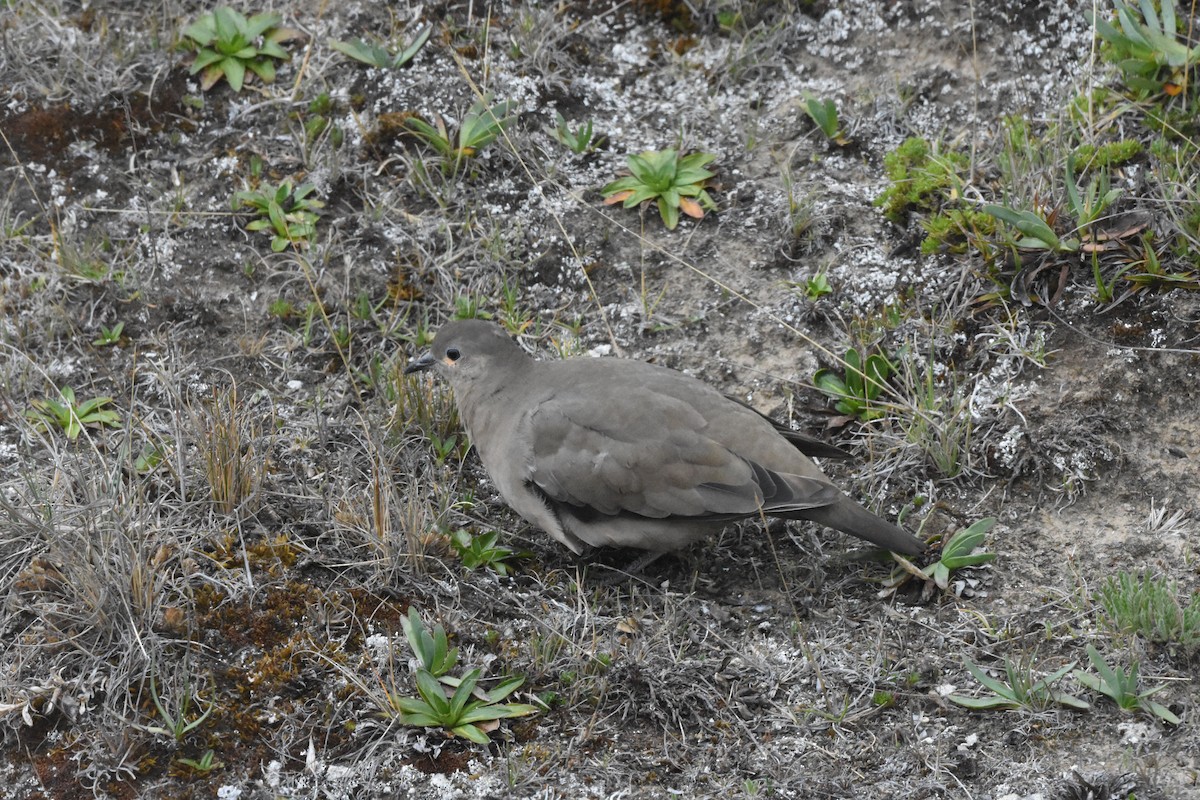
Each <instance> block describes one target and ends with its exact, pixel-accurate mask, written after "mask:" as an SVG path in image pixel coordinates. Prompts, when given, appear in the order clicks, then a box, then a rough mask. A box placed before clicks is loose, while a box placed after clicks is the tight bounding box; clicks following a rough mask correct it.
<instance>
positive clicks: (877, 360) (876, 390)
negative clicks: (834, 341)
mask: <svg viewBox="0 0 1200 800" xmlns="http://www.w3.org/2000/svg"><path fill="white" fill-rule="evenodd" d="M843 361H844V362H845V364H846V372H845V373H844V374H843V375H838V374H837V373H835V372H834V371H833V370H828V369H819V370H817V371H816V373H814V374H813V383H814V384H815V385H816V387H817V389H819V390H821V391H822V392H824V393H825V394H827V395H829V396H830V397H832V398H834V399H836V400H837V403H835V404H834V408H836V409H837V410H838V411H839V412H840V413H842V414H845V415H846V416H848V417H857V418H858V419H860V420H863V421H864V422H869V421H870V420H873V419H879V418H880V417H882V416H883V414H884V411H883V409H881V408H879V407H878V406H876V405H875V401H876V400H877V399H878V398H879V395H880V394H881V393H882V392H883V385H884V383H885V382H886V381H887V379H888V377H889V376H890V375H891V374H892V373H893V372H894V371H895V370H894V369H893V367H892V365H891V362H889V361H888V360H887V358H886V357H885V356H883V355H882V354H880V353H872V354H871V355H869V356H867V358H866V362H865V363H864V362H863V358H862V356H861V355H859V352H858V350H856V349H854V348H853V347H851V348H849V349H848V350H847V351H846V355H845V358H844V359H843Z"/></svg>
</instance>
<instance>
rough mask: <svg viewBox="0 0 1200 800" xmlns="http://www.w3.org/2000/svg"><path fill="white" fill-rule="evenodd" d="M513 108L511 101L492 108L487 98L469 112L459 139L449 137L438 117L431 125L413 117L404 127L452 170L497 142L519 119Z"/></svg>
mask: <svg viewBox="0 0 1200 800" xmlns="http://www.w3.org/2000/svg"><path fill="white" fill-rule="evenodd" d="M513 108H514V104H513V103H512V101H510V100H506V101H504V102H502V103H496V104H495V105H492V96H491V95H490V94H489V95H484V96H483V98H481V99H480V100H477V101H476V102H475V103H474V104H473V105H472V106H471V107H470V108H469V109H468V110H467V113H466V116H464V117H463V121H462V124H461V125H459V126H458V135H457V136H451V135H450V133H449V132H448V131H447V129H446V121H445V120H443V119H442V117H441V116H440V115H435V118H434V122H433V124H432V125H431V124H429V123H428V122H426V121H425V120H423V119H421V118H420V117H410V118H409V119H407V120H406V121H405V123H404V124H405V125H406V126H407V127H408V128H409V129H410V130H411V131H412V132H413V133H415V134H416V135H417V136H418V137H420V138H421V139H423V140H424V141H425V142H426V143H428V144H429V146H430V147H432V148H433V149H434V150H436V151H437V153H438V155H440V156H442V157H443V158H445V159H446V161H447V163H448V164H450V165H451V166H452V167H453V166H457V165H458V164H460V163H461V162H462V161H463V160H465V159H467V158H470V157H472V156H475V155H477V154H478V153H479V151H480V150H481V149H483V148H484V147H487V146H488V145H489V144H491V143H492V142H494V141H496V138H497V137H499V136H500V134H501V133H503V132H504V131H505V130H506V129H507V128H508V126H509V125H511V124H512V123H513V121H514V120H515V119H516V117H515V116H513V114H512V111H513Z"/></svg>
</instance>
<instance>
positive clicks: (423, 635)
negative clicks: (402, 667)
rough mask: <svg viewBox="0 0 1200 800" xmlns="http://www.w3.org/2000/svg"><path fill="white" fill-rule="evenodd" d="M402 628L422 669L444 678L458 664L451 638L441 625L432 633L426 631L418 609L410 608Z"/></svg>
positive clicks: (401, 622)
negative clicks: (451, 645)
mask: <svg viewBox="0 0 1200 800" xmlns="http://www.w3.org/2000/svg"><path fill="white" fill-rule="evenodd" d="M400 627H401V628H403V629H404V638H406V639H408V646H409V647H411V648H412V651H413V655H415V656H416V657H417V659H418V660H419V661H420V662H421V668H422V669H424V670H426V671H428V672H429V673H431V674H432V675H433V676H434V677H435V678H440V677H442V676H443V675H445V674H446V673H448V672H449V671H450V670H451V669H453V668H454V665H455V664H456V663H458V648H457V647H450V640H449V637H447V636H446V629H445V628H443V627H442V625H441V623H438V624H437V625H436V626H435V627H434V629H433V632H432V633H430V632H429V631H428V630H426V629H425V624H424V623H423V622H422V621H421V615H420V614H418V613H417V609H416V608H414V607H412V606H409V607H408V616H407V617H401V619H400Z"/></svg>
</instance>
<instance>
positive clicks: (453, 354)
mask: <svg viewBox="0 0 1200 800" xmlns="http://www.w3.org/2000/svg"><path fill="white" fill-rule="evenodd" d="M446 358H448V359H450V360H451V361H458V359H460V358H462V353H460V352H458V348H457V347H447V348H446Z"/></svg>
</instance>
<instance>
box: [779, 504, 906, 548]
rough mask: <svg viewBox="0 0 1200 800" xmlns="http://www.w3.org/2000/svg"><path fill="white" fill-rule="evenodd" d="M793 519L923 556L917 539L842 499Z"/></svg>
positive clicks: (884, 546)
mask: <svg viewBox="0 0 1200 800" xmlns="http://www.w3.org/2000/svg"><path fill="white" fill-rule="evenodd" d="M789 516H791V515H789ZM795 516H796V517H799V518H802V519H811V520H813V521H814V522H819V523H821V524H822V525H826V526H828V527H830V528H836V529H837V530H839V531H842V532H843V533H849V534H852V535H854V536H857V537H858V538H860V539H866V540H867V541H868V542H870V543H871V544H874V545H877V546H879V547H882V548H884V549H885V550H892V551H894V552H897V553H904V554H905V555H910V556H917V555H920V554H921V553H923V552H925V543H924V542H922V541H921V540H920V539H918V538H917V537H915V536H913V535H912V534H911V533H909V532H908V531H906V530H904V529H903V528H901V527H899V526H897V525H893V524H892V523H890V522H888V521H887V520H883V519H880V518H879V517H877V516H875V515H874V514H872V513H871V512H870V511H867V510H866V509H865V508H863V507H862V506H860V505H859V504H858V503H855V502H854V501H853V500H851V499H850V498H849V497H846V496H845V495H843V496H842V497H841V499H840V500H838V502H836V503H833V504H832V505H828V506H821V507H819V508H809V509H805V510H804V511H803V512H801V513H797V514H795Z"/></svg>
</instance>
